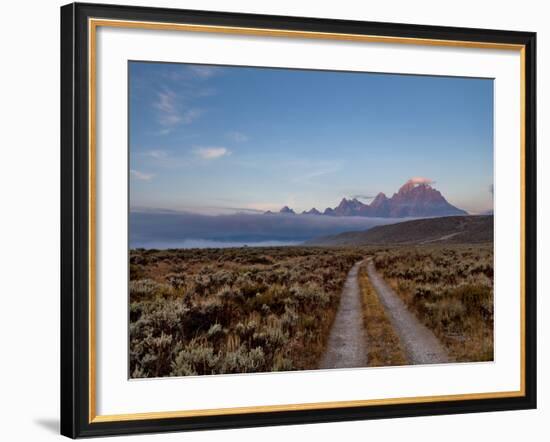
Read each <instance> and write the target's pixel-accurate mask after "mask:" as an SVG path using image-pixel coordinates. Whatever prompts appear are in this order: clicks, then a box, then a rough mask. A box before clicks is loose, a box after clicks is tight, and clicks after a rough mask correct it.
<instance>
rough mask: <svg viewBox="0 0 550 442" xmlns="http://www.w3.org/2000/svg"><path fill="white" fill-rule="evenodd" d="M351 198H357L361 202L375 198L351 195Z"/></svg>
mask: <svg viewBox="0 0 550 442" xmlns="http://www.w3.org/2000/svg"><path fill="white" fill-rule="evenodd" d="M351 198H357V199H359V200H372V199H374V196H372V195H351Z"/></svg>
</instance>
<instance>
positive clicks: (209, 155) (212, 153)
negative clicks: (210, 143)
mask: <svg viewBox="0 0 550 442" xmlns="http://www.w3.org/2000/svg"><path fill="white" fill-rule="evenodd" d="M195 154H196V155H198V156H199V157H200V158H202V159H203V160H215V159H217V158H221V157H223V156H227V155H231V151H229V150H228V149H227V148H225V147H197V148H195Z"/></svg>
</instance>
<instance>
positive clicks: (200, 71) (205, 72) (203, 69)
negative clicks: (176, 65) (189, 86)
mask: <svg viewBox="0 0 550 442" xmlns="http://www.w3.org/2000/svg"><path fill="white" fill-rule="evenodd" d="M187 69H188V70H189V71H190V72H191V73H192V74H193V75H194V76H195V77H197V78H199V79H203V80H206V79H208V78H211V77H213V76H214V75H217V74H219V73H220V72H221V68H219V67H216V66H203V65H194V66H189V67H188V68H187Z"/></svg>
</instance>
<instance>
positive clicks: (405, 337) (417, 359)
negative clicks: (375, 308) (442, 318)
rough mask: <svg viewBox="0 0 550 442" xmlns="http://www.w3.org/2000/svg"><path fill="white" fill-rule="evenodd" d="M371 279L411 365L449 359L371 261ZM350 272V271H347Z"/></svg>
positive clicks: (440, 361)
mask: <svg viewBox="0 0 550 442" xmlns="http://www.w3.org/2000/svg"><path fill="white" fill-rule="evenodd" d="M367 271H368V275H369V279H370V282H371V284H372V286H373V287H374V289H375V290H376V292H377V293H378V296H379V298H380V301H381V302H382V304H384V307H385V309H386V312H387V314H388V316H389V318H390V321H391V323H392V325H393V327H394V328H395V330H396V332H397V334H398V335H399V338H400V339H401V342H402V344H403V345H404V347H405V351H406V353H407V357H408V359H409V363H410V364H437V363H442V362H450V359H449V356H448V355H447V352H446V351H445V349H444V348H443V346H442V345H441V343H440V342H439V340H438V339H437V338H436V336H435V335H434V334H433V333H432V332H431V331H430V330H429V329H428V328H427V327H426V326H424V325H423V324H421V323H420V321H418V319H417V318H416V316H415V315H414V314H413V313H411V312H409V311H408V310H407V307H406V306H405V304H404V303H403V301H402V300H401V299H400V298H399V296H398V295H397V294H396V293H395V292H394V291H393V290H392V288H391V287H390V286H388V284H386V282H385V281H384V280H383V279H382V277H381V276H380V275H379V274H378V272H377V271H376V269H375V267H374V264H373V263H372V261H370V260H369V261H368V263H367ZM350 273H351V272H350Z"/></svg>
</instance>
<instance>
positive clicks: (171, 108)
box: [153, 90, 203, 133]
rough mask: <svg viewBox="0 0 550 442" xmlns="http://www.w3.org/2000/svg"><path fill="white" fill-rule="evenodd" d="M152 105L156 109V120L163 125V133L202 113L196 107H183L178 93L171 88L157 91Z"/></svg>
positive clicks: (189, 122) (190, 120)
mask: <svg viewBox="0 0 550 442" xmlns="http://www.w3.org/2000/svg"><path fill="white" fill-rule="evenodd" d="M153 106H154V107H155V108H156V109H157V110H158V113H159V115H158V121H159V123H160V124H161V125H162V126H164V132H165V133H169V132H170V129H171V128H173V127H175V126H177V125H178V124H191V123H192V122H193V121H194V120H196V119H197V118H198V117H199V116H200V115H202V113H203V111H202V110H201V109H198V108H192V107H190V108H187V109H184V108H183V106H182V104H181V103H180V102H179V100H178V95H177V94H176V93H175V92H174V91H172V90H164V91H162V92H159V93H158V94H157V100H156V101H155V102H154V103H153Z"/></svg>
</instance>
